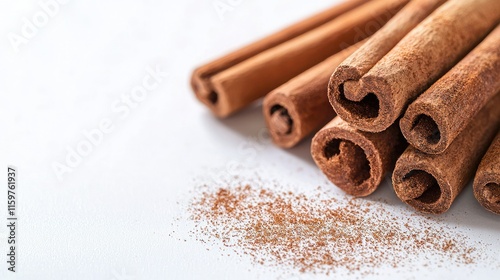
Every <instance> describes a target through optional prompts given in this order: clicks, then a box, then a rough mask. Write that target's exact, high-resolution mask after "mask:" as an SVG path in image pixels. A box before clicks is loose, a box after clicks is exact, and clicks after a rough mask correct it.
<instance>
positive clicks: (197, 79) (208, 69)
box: [191, 0, 369, 107]
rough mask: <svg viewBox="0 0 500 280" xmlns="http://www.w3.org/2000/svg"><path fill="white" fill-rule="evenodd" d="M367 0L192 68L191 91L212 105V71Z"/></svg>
mask: <svg viewBox="0 0 500 280" xmlns="http://www.w3.org/2000/svg"><path fill="white" fill-rule="evenodd" d="M367 1H369V0H349V1H345V2H343V3H341V4H338V5H336V6H333V7H331V8H329V9H327V10H325V11H323V12H321V13H318V14H316V15H313V16H311V17H309V18H307V19H304V20H302V21H300V22H298V23H296V24H293V25H291V26H289V27H287V28H285V29H283V30H281V31H278V32H276V33H274V34H272V35H270V36H267V37H265V38H263V39H261V40H259V41H256V42H254V43H251V44H249V45H247V46H245V47H243V48H241V49H238V50H236V51H234V52H231V53H229V54H227V55H224V56H222V57H220V58H218V59H215V60H213V61H211V62H208V63H206V64H204V65H202V66H200V67H198V68H196V69H195V70H194V71H193V74H192V76H191V87H192V89H193V91H194V92H195V94H196V96H197V97H198V99H199V100H200V101H202V102H203V103H205V104H206V105H207V106H209V107H211V106H213V104H212V103H215V102H216V100H215V98H216V95H214V94H213V87H212V85H211V82H210V80H211V78H212V77H213V76H214V75H215V74H217V73H219V72H221V71H223V70H226V69H228V68H230V67H232V66H234V65H236V64H238V63H240V62H242V61H244V60H247V59H249V58H250V57H252V56H255V55H257V54H259V53H261V52H263V51H265V50H268V49H270V48H273V47H276V46H277V45H279V44H282V43H284V42H286V41H289V40H291V39H293V38H295V37H297V36H299V35H302V34H304V33H306V32H309V31H311V30H313V29H315V28H317V27H319V26H321V25H323V24H325V23H327V22H329V21H331V20H333V19H334V18H336V17H338V16H340V15H341V14H344V13H346V12H348V11H350V10H352V9H354V8H356V7H358V6H360V5H362V4H363V3H365V2H367Z"/></svg>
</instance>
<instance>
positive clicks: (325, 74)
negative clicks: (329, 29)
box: [263, 42, 362, 148]
mask: <svg viewBox="0 0 500 280" xmlns="http://www.w3.org/2000/svg"><path fill="white" fill-rule="evenodd" d="M361 44H362V42H360V43H358V44H356V45H355V46H352V47H350V48H348V49H346V50H344V51H341V52H339V53H337V54H335V55H333V56H331V57H330V58H328V59H326V60H325V61H323V62H321V63H320V64H318V65H316V66H314V67H313V68H311V69H309V70H307V71H305V72H304V73H302V74H300V75H298V76H297V77H295V78H293V79H291V80H290V81H288V82H286V83H285V84H283V85H281V86H280V87H278V88H277V89H275V90H273V91H272V92H271V93H269V94H268V95H267V96H266V97H265V98H264V103H263V113H264V116H265V119H266V123H267V127H268V128H269V133H270V134H271V137H272V139H273V141H274V143H275V144H276V145H278V146H280V147H283V148H291V147H293V146H295V145H296V144H297V143H299V142H300V141H301V140H302V139H304V138H305V137H306V136H308V135H309V134H311V133H313V132H316V131H318V130H319V129H320V128H321V127H323V126H324V125H325V124H327V123H328V122H329V121H331V120H332V119H333V117H335V112H334V111H333V109H332V107H331V106H330V103H328V97H327V94H326V93H327V87H328V81H329V80H330V76H331V74H332V72H333V71H334V70H335V68H336V67H337V66H338V65H339V64H340V63H341V62H342V61H343V60H344V59H345V58H346V57H347V56H349V55H350V54H351V53H352V52H354V51H355V50H356V49H357V48H359V47H360V46H361Z"/></svg>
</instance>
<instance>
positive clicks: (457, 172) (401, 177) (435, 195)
mask: <svg viewBox="0 0 500 280" xmlns="http://www.w3.org/2000/svg"><path fill="white" fill-rule="evenodd" d="M498 108H500V94H497V95H496V96H495V97H494V98H493V99H491V100H490V101H489V102H488V104H487V105H486V106H485V107H484V108H483V109H482V110H481V111H480V112H479V113H478V114H477V115H476V116H475V117H474V119H473V120H472V121H471V122H470V123H469V125H468V126H467V127H466V128H465V129H464V130H463V131H462V133H460V134H459V135H458V137H457V138H456V139H455V141H453V142H452V143H451V145H450V146H449V147H448V149H446V150H445V151H444V152H443V153H442V154H439V155H432V154H425V153H423V152H421V151H419V150H417V149H415V148H414V147H412V146H410V147H408V149H407V150H406V151H405V152H404V153H403V155H401V157H400V158H399V159H398V161H397V163H396V167H395V169H394V173H393V177H392V182H393V185H394V190H395V191H396V194H397V196H398V197H399V198H400V199H401V200H402V201H404V202H406V203H407V204H409V205H411V206H412V207H414V208H415V209H417V210H418V211H421V212H426V213H433V214H440V213H443V212H446V211H447V210H448V209H449V208H450V207H451V205H452V203H453V201H454V200H455V198H456V197H457V196H458V194H460V192H461V191H462V189H463V188H464V187H465V185H466V184H467V183H468V182H469V181H470V179H471V178H472V176H474V172H475V171H476V168H477V166H478V165H479V162H480V160H481V157H482V156H483V155H484V153H485V152H486V150H487V149H488V146H489V144H490V143H491V141H492V140H493V137H495V135H496V132H497V130H498V128H499V127H500V110H499V109H498Z"/></svg>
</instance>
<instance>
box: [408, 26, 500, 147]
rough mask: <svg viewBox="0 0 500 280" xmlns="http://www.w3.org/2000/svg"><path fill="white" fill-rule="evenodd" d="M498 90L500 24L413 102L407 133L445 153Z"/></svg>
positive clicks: (414, 141)
mask: <svg viewBox="0 0 500 280" xmlns="http://www.w3.org/2000/svg"><path fill="white" fill-rule="evenodd" d="M498 91H500V26H497V27H496V28H495V30H493V31H492V32H491V33H490V34H489V35H488V36H487V37H486V39H484V41H483V42H482V43H480V44H479V45H478V46H477V47H476V48H475V49H474V50H472V51H471V52H470V53H469V54H468V55H467V56H466V57H465V58H464V59H463V60H462V61H460V63H458V64H457V65H456V66H455V67H453V68H452V69H451V70H450V71H449V72H448V73H447V74H446V75H444V76H443V77H442V78H441V79H439V80H438V81H437V82H436V83H435V84H434V85H432V86H431V87H430V88H429V89H428V90H427V91H426V92H425V93H423V94H422V95H421V96H420V97H419V98H417V100H415V101H414V102H413V103H412V104H410V106H409V107H408V110H407V111H406V113H405V115H404V117H403V118H402V119H401V121H400V126H401V130H402V132H403V135H404V136H405V137H406V139H407V140H408V142H409V143H410V144H411V145H413V146H414V147H415V148H417V149H419V150H421V151H423V152H425V153H430V154H439V153H442V152H444V150H446V148H448V146H450V144H451V143H452V141H453V140H454V139H455V138H456V137H457V135H458V134H459V133H460V132H462V130H463V129H464V128H465V127H466V126H467V124H468V123H469V122H470V121H471V120H472V119H473V118H474V115H476V114H477V112H479V111H480V110H481V108H482V107H484V105H485V104H486V103H487V102H488V101H489V100H490V99H491V98H493V97H494V96H495V95H496V93H497V92H498Z"/></svg>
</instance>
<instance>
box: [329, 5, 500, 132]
mask: <svg viewBox="0 0 500 280" xmlns="http://www.w3.org/2000/svg"><path fill="white" fill-rule="evenodd" d="M438 2H439V1H437V2H436V3H438ZM426 3H427V4H426ZM429 3H430V4H432V1H431V2H427V1H415V2H412V4H414V5H415V6H419V5H420V4H422V5H423V4H426V6H427V7H428V8H429V7H430V9H421V10H419V11H420V15H421V16H425V15H426V14H428V12H429V11H432V9H433V7H434V6H433V5H428V4H429ZM407 8H408V9H407V10H405V11H408V13H409V14H412V12H411V10H410V5H408V6H407ZM400 15H401V14H400ZM401 17H402V16H401ZM499 21H500V1H498V0H453V1H448V2H446V3H444V4H443V5H441V6H440V7H438V8H437V9H436V10H435V11H434V12H433V13H432V14H431V15H429V16H428V17H427V18H425V19H424V20H423V21H422V22H421V23H420V24H418V25H417V26H416V27H415V28H413V29H412V30H411V31H410V32H409V33H408V34H407V35H406V36H405V37H404V38H403V39H401V41H399V42H398V43H397V44H396V45H395V46H394V48H392V49H391V50H390V51H389V52H388V53H387V54H385V55H384V56H383V57H382V58H381V59H380V60H379V61H377V62H376V64H375V65H372V64H373V60H371V59H368V62H369V63H365V62H362V59H363V58H368V57H370V55H371V54H375V56H376V58H378V57H380V54H383V53H384V52H385V51H386V50H387V49H388V48H387V47H386V48H383V49H384V51H382V52H380V53H379V52H378V51H377V49H375V50H374V51H371V52H367V53H364V54H365V55H361V54H363V53H362V51H363V50H360V51H358V53H355V55H358V56H359V58H356V59H354V58H353V59H349V58H348V59H347V61H346V63H343V65H342V66H340V67H339V68H338V70H337V71H336V72H335V74H334V75H333V78H332V81H331V84H330V93H329V98H330V102H331V103H332V106H333V107H334V109H335V111H336V112H337V114H338V115H339V116H340V117H341V118H343V119H344V120H346V121H347V122H349V123H350V124H352V125H353V126H354V127H356V128H358V129H361V130H365V131H371V132H378V131H382V130H384V129H386V128H387V127H389V126H390V125H392V124H393V123H394V121H395V120H396V119H398V118H399V116H400V115H401V114H402V113H403V110H404V109H405V108H406V107H407V106H408V104H409V103H410V102H411V101H412V100H414V99H415V98H416V97H417V96H418V95H419V94H421V93H422V92H423V91H425V90H426V89H427V88H428V87H429V86H430V85H432V84H433V83H434V82H435V81H436V80H437V79H439V78H440V77H441V76H442V75H443V74H445V73H446V72H447V71H448V70H449V69H450V68H451V67H453V66H454V65H455V64H456V63H457V62H458V61H459V60H460V59H461V58H462V57H464V56H465V55H466V54H467V53H468V52H469V51H470V50H471V49H472V48H474V47H475V45H476V44H477V43H479V42H480V41H481V40H482V39H483V38H484V36H486V34H488V32H489V31H491V30H492V29H493V28H494V27H495V26H496V25H497V24H498V22H499ZM399 22H404V20H400V21H399ZM399 22H398V21H396V20H395V22H394V23H391V24H390V25H387V29H390V28H394V29H396V30H398V29H399V26H392V25H393V24H398V23H399ZM413 23H414V22H411V24H408V26H411V25H412V24H413ZM404 30H405V31H406V30H407V28H404ZM402 33H404V32H402ZM382 34H383V33H382ZM395 34H400V33H399V32H396V33H395ZM377 35H378V34H376V35H375V36H373V38H372V39H371V40H374V41H375V40H377V39H379V38H378V37H377ZM389 35H390V34H389ZM389 35H387V36H382V35H381V38H380V40H382V41H378V42H379V43H380V44H381V45H382V46H383V47H385V46H386V45H385V44H384V41H383V40H385V39H386V38H387V37H390V36H389ZM388 42H390V45H392V44H393V41H391V40H389V41H388ZM367 48H368V47H367ZM368 69H369V70H368ZM367 70H368V72H366V71H367Z"/></svg>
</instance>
